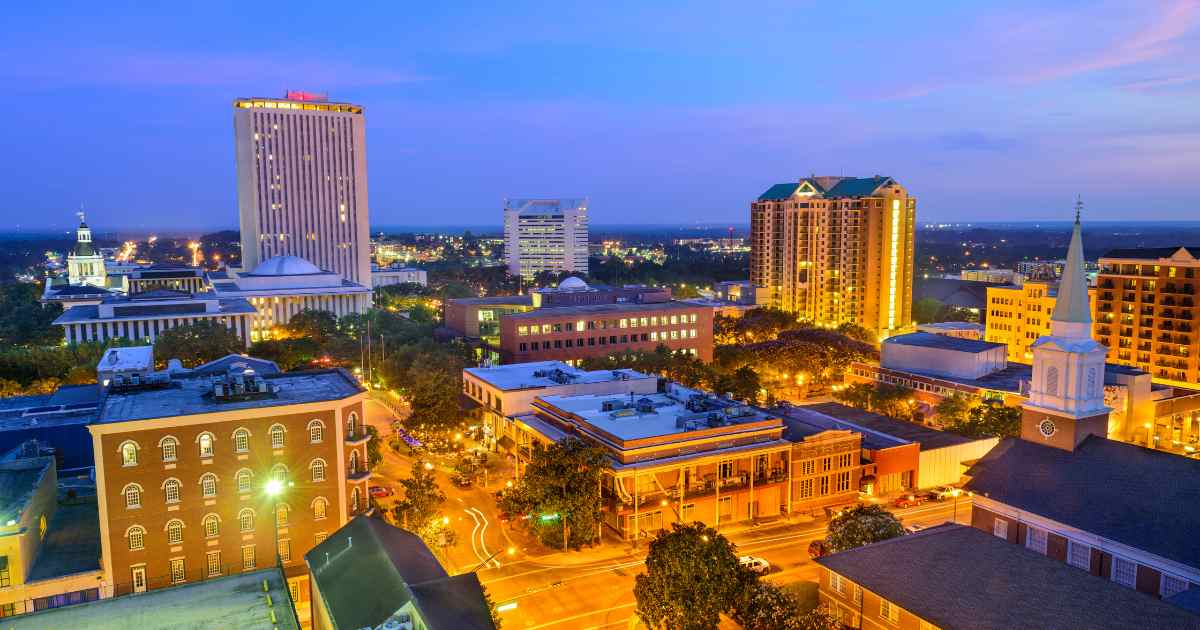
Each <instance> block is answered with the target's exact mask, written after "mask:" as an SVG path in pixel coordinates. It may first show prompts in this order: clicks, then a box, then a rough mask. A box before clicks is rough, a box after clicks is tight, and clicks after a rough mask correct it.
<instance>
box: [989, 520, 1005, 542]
mask: <svg viewBox="0 0 1200 630" xmlns="http://www.w3.org/2000/svg"><path fill="white" fill-rule="evenodd" d="M992 535H994V536H995V537H996V538H1003V539H1004V540H1008V521H1006V520H1004V519H1000V518H998V519H996V520H994V521H992Z"/></svg>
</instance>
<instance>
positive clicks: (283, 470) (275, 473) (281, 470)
mask: <svg viewBox="0 0 1200 630" xmlns="http://www.w3.org/2000/svg"><path fill="white" fill-rule="evenodd" d="M271 478H272V479H274V480H275V481H278V482H280V483H286V482H287V478H288V469H287V466H284V465H283V464H275V465H274V466H272V467H271Z"/></svg>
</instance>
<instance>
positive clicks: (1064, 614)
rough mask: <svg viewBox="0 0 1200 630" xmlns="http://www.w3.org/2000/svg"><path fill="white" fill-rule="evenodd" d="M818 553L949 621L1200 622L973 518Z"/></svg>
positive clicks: (975, 625)
mask: <svg viewBox="0 0 1200 630" xmlns="http://www.w3.org/2000/svg"><path fill="white" fill-rule="evenodd" d="M1136 520H1139V521H1140V520H1141V519H1136ZM816 561H817V563H818V564H821V565H822V566H824V567H826V568H828V569H829V570H830V571H833V572H835V573H838V574H840V575H842V576H844V577H846V578H847V579H849V580H850V581H852V582H854V583H856V584H859V585H860V586H862V587H863V588H864V589H866V590H868V591H871V592H872V593H875V594H877V595H879V596H880V597H882V598H884V599H886V600H888V601H890V602H892V603H894V604H896V605H897V606H899V607H900V608H902V609H904V610H906V611H908V612H911V613H912V614H914V615H916V616H918V617H920V618H922V619H924V620H926V621H928V622H930V623H932V624H933V625H935V626H937V627H939V628H945V629H946V630H950V629H952V628H972V629H979V630H987V629H991V628H995V629H1002V628H1003V629H1008V628H1014V627H1021V628H1200V617H1196V616H1193V615H1192V614H1191V613H1188V612H1186V611H1184V610H1183V609H1181V608H1177V607H1175V606H1172V605H1170V604H1167V603H1165V602H1162V601H1159V600H1158V599H1155V598H1153V597H1150V596H1148V595H1145V594H1142V593H1139V592H1137V591H1135V590H1134V589H1131V588H1126V587H1124V586H1120V585H1118V584H1116V583H1115V582H1112V581H1110V580H1106V579H1103V578H1100V577H1096V576H1093V575H1090V574H1089V573H1088V572H1086V571H1082V570H1080V569H1076V568H1075V567H1072V566H1070V565H1068V564H1067V563H1065V562H1061V561H1059V560H1054V559H1051V558H1048V557H1046V556H1044V555H1042V554H1039V553H1036V552H1033V551H1030V550H1028V549H1025V548H1024V547H1023V546H1021V545H1014V544H1011V543H1008V542H1006V541H1004V540H1001V539H999V538H997V537H995V536H992V535H990V534H988V533H986V532H982V531H980V530H977V529H974V528H971V527H967V526H964V525H953V524H946V525H941V526H938V527H933V528H930V529H928V530H925V531H923V532H919V533H916V534H910V535H907V536H901V537H899V538H893V539H891V540H886V541H884V542H881V543H876V544H873V545H866V546H863V547H858V548H856V549H851V550H849V551H843V552H841V553H835V554H832V555H829V556H825V557H822V558H817V560H816Z"/></svg>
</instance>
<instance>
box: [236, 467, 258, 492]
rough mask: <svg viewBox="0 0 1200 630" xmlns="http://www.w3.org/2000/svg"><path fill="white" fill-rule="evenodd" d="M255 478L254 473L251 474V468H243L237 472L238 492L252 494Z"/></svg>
mask: <svg viewBox="0 0 1200 630" xmlns="http://www.w3.org/2000/svg"><path fill="white" fill-rule="evenodd" d="M253 478H254V473H252V472H250V469H249V468H243V469H241V470H239V471H238V472H237V489H238V492H250V483H251V480H252V479H253Z"/></svg>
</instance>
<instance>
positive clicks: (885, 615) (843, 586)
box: [829, 571, 938, 630]
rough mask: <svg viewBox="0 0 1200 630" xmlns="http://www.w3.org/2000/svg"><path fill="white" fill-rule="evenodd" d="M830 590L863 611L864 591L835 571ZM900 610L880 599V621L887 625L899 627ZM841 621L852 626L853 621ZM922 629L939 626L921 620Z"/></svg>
mask: <svg viewBox="0 0 1200 630" xmlns="http://www.w3.org/2000/svg"><path fill="white" fill-rule="evenodd" d="M829 588H830V589H832V590H833V592H835V593H837V594H838V595H841V596H843V597H846V598H847V599H849V600H851V601H852V602H854V605H855V606H858V609H859V610H863V608H862V604H863V589H862V587H861V586H859V585H858V584H855V583H853V582H851V581H850V580H847V579H846V578H844V577H842V576H841V575H839V574H837V573H834V572H833V571H830V572H829ZM900 610H901V609H900V607H899V606H897V605H895V604H893V603H892V602H890V601H888V600H886V599H884V598H882V597H880V598H879V618H880V619H882V620H884V621H886V622H887V623H889V624H891V625H897V624H899V623H900ZM839 611H840V609H839ZM864 614H865V611H864ZM841 621H842V622H843V623H846V624H847V625H851V624H852V621H853V620H852V619H843V620H841ZM920 627H921V630H938V629H937V626H934V625H933V624H930V623H929V622H927V621H925V620H921V626H920Z"/></svg>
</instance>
